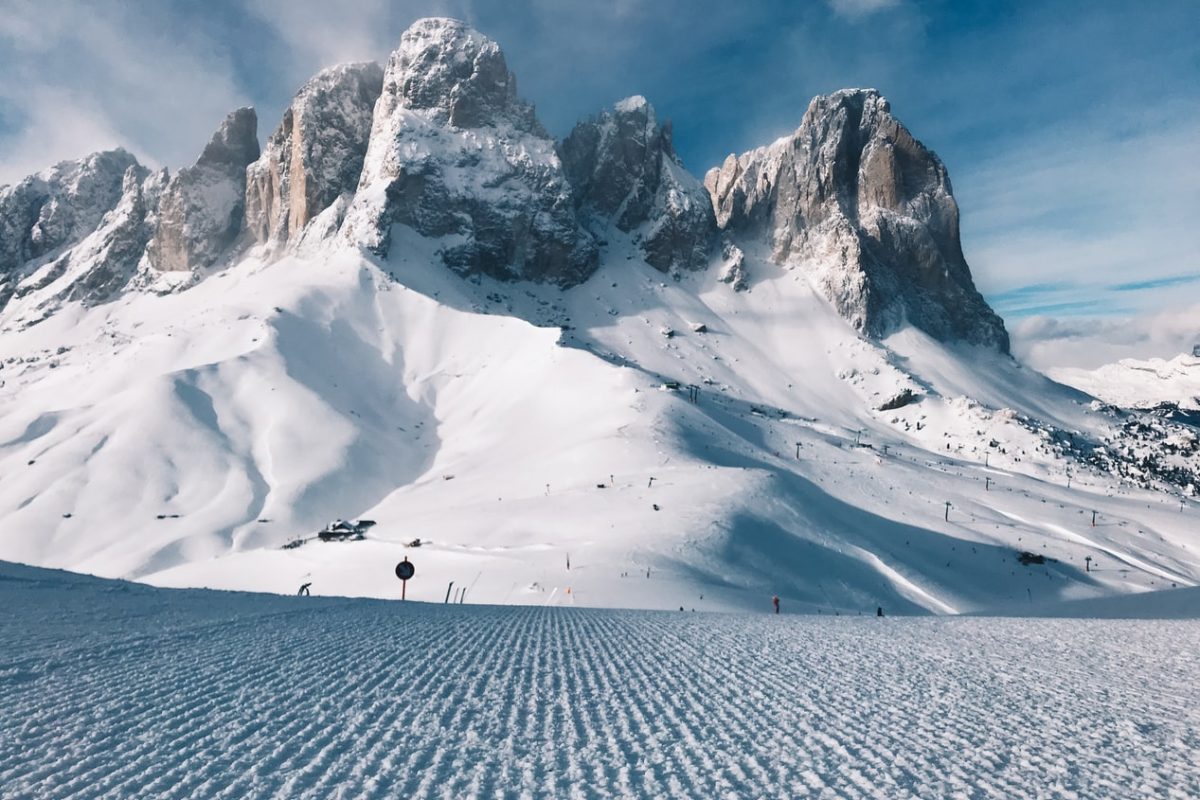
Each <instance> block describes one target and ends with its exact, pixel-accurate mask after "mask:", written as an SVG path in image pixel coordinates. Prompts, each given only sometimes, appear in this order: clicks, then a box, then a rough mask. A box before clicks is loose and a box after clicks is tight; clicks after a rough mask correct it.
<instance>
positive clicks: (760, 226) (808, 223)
mask: <svg viewBox="0 0 1200 800" xmlns="http://www.w3.org/2000/svg"><path fill="white" fill-rule="evenodd" d="M704 182H705V186H706V188H707V189H708V191H709V193H710V194H711V196H712V202H713V207H714V209H715V212H716V219H717V224H718V225H719V226H720V227H721V228H722V229H724V230H725V231H727V232H728V233H729V234H730V235H732V236H733V237H734V238H735V239H739V238H741V239H748V240H752V241H759V242H763V243H764V244H766V245H767V246H768V248H769V250H770V252H771V255H772V257H773V259H774V260H776V261H778V262H779V263H783V264H788V265H790V266H793V267H803V268H805V269H807V270H809V271H810V272H811V274H812V276H813V278H814V282H815V284H816V285H817V286H818V288H819V289H820V290H821V291H823V292H824V294H825V295H826V296H827V297H828V298H829V300H830V301H831V302H832V303H833V305H834V306H835V307H836V308H837V309H838V311H839V312H840V313H841V314H842V316H844V317H845V318H846V319H847V320H849V321H850V322H851V323H852V324H853V325H854V326H855V327H857V328H858V329H859V330H861V331H863V332H864V333H867V334H870V335H873V336H886V335H887V334H889V333H891V332H892V331H894V330H896V329H898V328H900V327H902V326H903V325H904V324H905V323H909V324H912V325H914V326H916V327H918V328H920V329H922V330H924V331H925V332H927V333H929V334H930V335H931V336H934V337H935V338H938V339H942V340H963V341H966V342H969V343H972V344H978V345H984V346H988V347H994V348H997V349H1000V350H1002V351H1007V349H1008V334H1007V332H1006V331H1005V330H1004V323H1003V321H1002V320H1001V319H1000V317H999V316H997V315H996V313H995V312H994V311H992V309H991V308H990V307H989V306H988V305H987V303H986V301H984V299H983V297H982V296H981V295H980V294H979V292H978V291H977V290H976V288H975V285H974V282H973V281H972V279H971V273H970V269H969V267H968V266H967V262H966V259H965V258H964V257H963V253H962V246H961V244H960V242H959V227H958V205H957V203H955V201H954V197H953V195H952V193H951V188H950V180H949V177H948V176H947V174H946V168H945V167H944V166H943V165H942V162H941V160H940V159H938V157H937V156H936V155H935V154H934V153H933V152H932V151H930V150H929V149H927V148H926V147H925V146H924V145H923V144H921V143H920V142H919V141H917V140H916V139H915V138H913V136H912V135H911V134H910V133H909V132H908V129H907V128H905V127H904V126H903V125H902V124H901V123H900V122H899V120H897V119H896V118H895V117H893V116H892V113H891V106H890V105H889V103H888V101H887V100H886V99H885V98H884V97H883V96H882V95H880V94H879V92H877V91H875V90H874V89H845V90H842V91H839V92H834V93H833V94H830V95H824V96H818V97H816V98H814V99H813V100H812V102H811V103H810V104H809V107H808V111H807V112H806V113H805V115H804V119H803V120H802V121H801V123H800V127H799V128H798V129H797V130H796V131H795V133H793V134H792V135H791V136H788V137H784V138H783V139H780V140H779V141H777V142H775V143H773V144H772V145H769V146H767V147H762V148H759V149H757V150H753V151H750V152H748V153H744V154H742V155H741V156H729V157H728V158H727V159H726V160H725V163H724V164H723V165H722V166H721V167H719V168H715V169H713V170H710V171H709V172H708V174H707V175H706V176H705V181H704Z"/></svg>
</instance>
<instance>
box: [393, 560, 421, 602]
mask: <svg viewBox="0 0 1200 800" xmlns="http://www.w3.org/2000/svg"><path fill="white" fill-rule="evenodd" d="M416 571H417V568H416V567H414V566H413V565H412V564H411V563H409V560H408V556H405V557H404V560H403V561H401V562H400V563H399V564H397V565H396V577H397V578H399V579H400V599H401V600H404V599H405V595H407V594H408V579H409V578H411V577H412V576H413V575H414V574H416Z"/></svg>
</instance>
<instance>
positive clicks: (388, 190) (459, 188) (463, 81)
mask: <svg viewBox="0 0 1200 800" xmlns="http://www.w3.org/2000/svg"><path fill="white" fill-rule="evenodd" d="M393 225H404V226H408V227H409V228H411V229H412V230H413V231H415V232H416V233H417V234H419V235H421V236H425V237H430V238H435V239H441V240H442V242H443V244H442V246H441V250H440V252H441V257H442V260H443V261H444V263H445V264H446V266H448V267H450V268H451V269H453V270H454V271H455V272H457V273H459V274H462V275H474V274H483V275H490V276H492V277H495V278H499V279H501V280H516V279H525V280H534V281H543V282H550V283H555V284H558V285H561V286H570V285H574V284H577V283H580V282H581V281H583V280H585V279H586V278H587V277H588V276H589V275H590V274H591V273H592V272H593V271H594V269H595V267H596V263H597V249H596V245H595V243H594V241H593V240H592V237H591V236H590V235H589V234H588V233H587V232H586V231H584V230H583V229H582V228H581V227H580V225H579V222H578V218H577V215H576V213H575V203H574V200H573V197H572V194H571V187H570V184H569V183H568V181H567V179H566V176H565V175H564V173H563V169H562V165H561V162H560V161H559V158H558V154H557V152H556V149H555V144H554V141H553V139H551V138H550V137H549V136H548V135H547V134H546V132H545V130H544V129H543V128H542V126H541V124H540V123H538V121H537V118H536V116H535V114H534V111H533V107H532V106H530V105H529V104H528V103H526V102H524V101H523V100H521V99H520V98H519V97H518V96H517V87H516V79H515V78H514V77H513V75H512V73H510V72H509V71H508V67H507V65H506V63H505V60H504V54H503V53H502V52H501V51H500V48H499V46H498V45H497V44H496V43H495V42H493V41H492V40H490V39H488V38H487V37H485V36H483V35H482V34H480V33H478V32H477V31H475V30H473V29H471V28H470V27H469V26H467V25H466V24H464V23H462V22H459V21H457V20H451V19H440V18H434V19H424V20H420V21H418V22H417V23H416V24H414V25H413V26H412V27H411V28H409V29H408V30H407V31H406V32H405V33H404V35H403V37H402V39H401V42H400V47H399V49H398V50H396V52H395V53H393V54H392V56H391V58H390V59H389V61H388V65H387V69H386V71H385V73H384V80H383V92H382V94H381V96H380V98H379V101H378V103H376V106H375V116H374V121H373V124H372V129H371V141H370V145H369V147H368V151H367V156H366V159H365V162H364V165H363V171H362V178H361V180H360V182H359V187H358V193H357V196H356V198H355V201H354V203H353V204H352V206H351V209H350V211H349V212H348V214H347V218H346V221H345V224H344V225H343V231H344V234H345V235H346V236H347V237H348V238H349V239H350V240H351V241H352V242H354V243H356V244H359V245H362V246H365V247H367V248H369V249H371V250H372V251H374V252H376V253H385V252H386V251H387V250H388V248H389V246H390V241H391V240H390V236H391V229H392V226H393Z"/></svg>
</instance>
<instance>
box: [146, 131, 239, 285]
mask: <svg viewBox="0 0 1200 800" xmlns="http://www.w3.org/2000/svg"><path fill="white" fill-rule="evenodd" d="M258 156H259V147H258V118H257V116H256V115H255V113H254V109H253V108H239V109H237V110H236V111H233V112H231V113H230V114H229V116H228V117H226V118H225V121H224V122H222V123H221V127H220V128H218V129H217V132H216V133H214V134H213V137H212V139H211V140H210V141H209V143H208V145H207V146H205V148H204V152H203V153H201V154H200V158H199V159H197V161H196V163H195V164H194V165H192V166H191V167H185V168H184V169H181V170H179V172H178V173H176V175H175V177H173V178H172V179H171V181H170V183H169V184H168V185H167V187H166V189H165V190H164V191H163V194H162V201H161V204H160V206H159V215H158V225H157V229H156V230H155V233H154V239H153V240H152V241H151V242H150V244H149V247H148V248H147V255H149V257H150V263H151V265H152V266H153V267H154V268H155V269H158V270H161V271H185V272H186V271H191V270H194V269H198V268H201V267H207V266H210V265H211V264H213V263H214V262H216V260H217V259H218V258H219V257H220V256H221V254H222V253H223V252H224V251H225V250H226V248H228V247H229V245H230V244H232V243H233V241H234V239H235V238H236V237H237V234H238V232H239V231H240V230H241V227H242V221H243V211H244V209H245V197H246V167H247V166H249V165H250V164H251V163H252V162H254V161H255V160H256V159H257V158H258Z"/></svg>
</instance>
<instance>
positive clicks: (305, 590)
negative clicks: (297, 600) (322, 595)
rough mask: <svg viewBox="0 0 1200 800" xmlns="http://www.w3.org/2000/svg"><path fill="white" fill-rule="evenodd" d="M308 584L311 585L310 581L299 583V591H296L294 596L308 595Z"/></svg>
mask: <svg viewBox="0 0 1200 800" xmlns="http://www.w3.org/2000/svg"><path fill="white" fill-rule="evenodd" d="M310 586H312V584H311V583H303V584H301V585H300V591H298V592H296V596H297V597H308V596H309V592H308V587H310Z"/></svg>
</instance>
